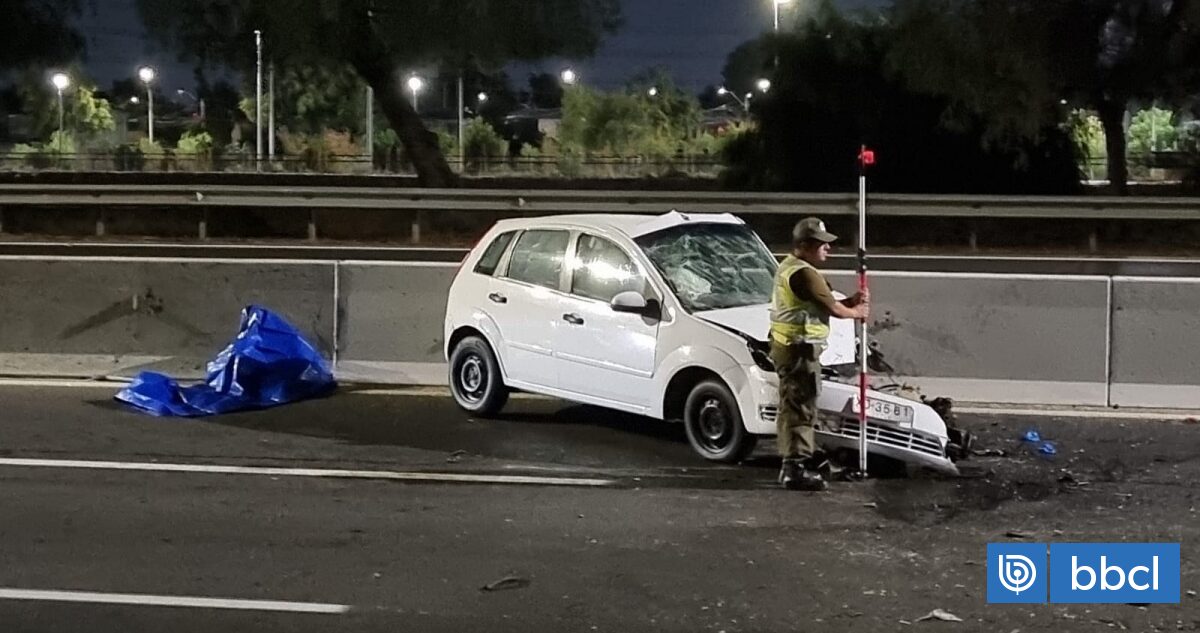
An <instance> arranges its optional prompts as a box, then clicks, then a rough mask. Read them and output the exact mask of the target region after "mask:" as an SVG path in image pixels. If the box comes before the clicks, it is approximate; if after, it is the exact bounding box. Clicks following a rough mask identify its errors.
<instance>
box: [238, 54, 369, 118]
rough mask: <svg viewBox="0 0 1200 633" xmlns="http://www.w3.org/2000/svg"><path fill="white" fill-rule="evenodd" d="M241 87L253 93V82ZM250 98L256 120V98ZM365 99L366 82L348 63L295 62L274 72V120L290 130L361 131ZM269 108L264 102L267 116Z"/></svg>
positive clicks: (245, 91)
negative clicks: (318, 63)
mask: <svg viewBox="0 0 1200 633" xmlns="http://www.w3.org/2000/svg"><path fill="white" fill-rule="evenodd" d="M250 79H251V80H252V79H253V77H251V78H250ZM242 90H243V94H250V95H253V94H254V85H253V84H252V83H251V82H246V83H245V84H244V85H243V87H242ZM264 96H266V95H265V94H264ZM248 101H249V104H250V108H249V110H248V112H246V114H247V115H248V117H249V118H250V120H251V121H253V120H254V116H255V112H256V109H255V108H254V100H253V97H251V98H249V100H248ZM366 101H367V100H366V84H365V83H363V81H362V79H361V78H359V76H358V75H357V74H356V73H355V72H354V70H353V69H352V68H350V67H349V66H346V65H329V64H326V65H317V64H306V65H299V64H295V65H290V66H287V67H284V68H277V69H276V71H275V103H274V107H275V123H276V124H277V125H280V126H283V127H286V128H288V130H289V131H291V132H299V133H302V134H320V133H321V132H322V131H324V130H326V129H331V130H345V131H349V132H353V133H355V134H359V133H362V132H364V131H365V128H366ZM268 111H269V109H268V104H266V103H264V104H263V116H264V117H265V116H267V112H268Z"/></svg>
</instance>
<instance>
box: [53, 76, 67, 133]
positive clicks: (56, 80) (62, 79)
mask: <svg viewBox="0 0 1200 633" xmlns="http://www.w3.org/2000/svg"><path fill="white" fill-rule="evenodd" d="M50 83H52V84H54V89H55V90H57V91H58V131H59V133H60V134H61V133H62V131H63V119H64V116H63V91H64V90H66V89H67V88H69V87H70V86H71V77H70V76H68V75H67V73H54V76H53V77H51V78H50Z"/></svg>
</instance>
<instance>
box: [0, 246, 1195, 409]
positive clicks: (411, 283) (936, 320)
mask: <svg viewBox="0 0 1200 633" xmlns="http://www.w3.org/2000/svg"><path fill="white" fill-rule="evenodd" d="M456 266H457V265H456V264H445V263H415V262H367V261H344V262H336V263H334V262H313V261H300V260H295V261H293V260H258V261H253V260H200V259H194V260H188V259H165V258H164V259H127V260H119V259H91V258H78V257H74V258H72V257H19V256H13V257H0V298H2V299H0V374H22V375H43V376H104V375H122V376H129V375H133V374H134V373H135V372H136V371H138V370H140V369H144V368H154V369H157V370H160V371H165V372H167V373H171V374H173V375H177V376H180V377H185V378H188V377H196V376H200V375H202V374H203V370H204V362H205V361H207V360H209V359H211V358H212V357H213V356H214V355H215V354H216V352H218V351H219V350H220V349H221V348H222V347H223V346H224V345H225V344H227V343H228V341H229V340H230V339H231V337H232V336H233V334H234V333H235V331H236V327H237V318H238V315H239V313H240V310H241V309H242V308H243V307H244V306H245V305H247V304H250V303H260V304H262V305H264V306H267V307H269V308H271V309H274V310H276V311H279V312H280V313H282V314H283V315H284V316H285V317H287V318H288V319H289V320H290V321H292V322H293V323H294V324H296V325H297V327H299V328H300V329H301V330H302V331H304V332H305V334H307V335H308V336H310V337H311V339H312V340H313V341H314V342H315V343H316V344H317V345H318V347H320V349H321V350H322V351H323V352H324V353H325V354H326V356H327V357H329V358H331V359H332V360H333V362H334V368H335V372H336V374H337V375H338V377H339V378H340V379H342V380H348V381H357V382H379V383H401V384H445V380H446V372H445V364H444V359H443V357H442V319H443V314H444V309H445V301H446V294H447V290H448V288H449V285H450V282H451V279H452V277H453V275H454V273H455V270H456ZM830 278H831V280H832V281H833V283H834V285H835V287H837V288H839V289H841V290H845V291H848V290H852V289H853V287H854V281H853V280H854V275H853V273H849V272H846V271H831V272H830ZM871 279H872V289H873V293H874V300H875V313H874V314H873V321H874V325H873V337H874V338H875V340H877V341H878V343H879V346H880V349H881V350H882V351H883V352H884V354H885V357H886V359H887V361H888V362H889V363H891V364H892V365H893V366H894V368H895V369H896V371H897V376H898V377H899V378H900V379H901V380H903V381H905V382H911V383H914V384H916V385H918V386H920V387H921V388H922V389H923V391H924V392H925V393H928V394H930V395H948V396H951V397H954V398H956V399H959V400H966V401H981V402H1002V403H1041V404H1080V405H1085V404H1086V405H1104V404H1109V403H1111V404H1116V405H1123V406H1188V407H1198V406H1200V356H1197V355H1196V354H1195V353H1194V351H1190V350H1189V349H1188V347H1187V346H1188V345H1191V346H1192V347H1194V346H1195V344H1194V341H1195V340H1197V336H1196V332H1197V331H1200V280H1197V279H1162V278H1135V277H1116V278H1109V277H1101V276H1091V277H1083V276H1048V275H1040V276H1039V275H983V274H948V273H902V272H874V273H872V277H871ZM1110 376H1111V383H1110V380H1109V377H1110Z"/></svg>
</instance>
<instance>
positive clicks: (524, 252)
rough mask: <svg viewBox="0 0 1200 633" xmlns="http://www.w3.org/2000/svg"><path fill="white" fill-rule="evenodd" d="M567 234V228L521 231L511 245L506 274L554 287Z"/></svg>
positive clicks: (531, 282) (556, 284) (563, 255)
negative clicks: (513, 244)
mask: <svg viewBox="0 0 1200 633" xmlns="http://www.w3.org/2000/svg"><path fill="white" fill-rule="evenodd" d="M570 235H571V234H570V233H569V232H567V231H542V230H539V231H525V232H524V233H522V234H521V238H520V239H518V240H517V245H516V246H514V247H513V252H512V257H511V258H510V259H509V262H508V272H507V274H506V276H507V277H508V278H509V279H516V280H518V281H523V282H525V283H530V284H534V285H537V286H545V287H547V288H558V280H559V275H560V274H561V273H562V266H563V259H564V258H565V256H566V254H567V241H568V239H569V238H570Z"/></svg>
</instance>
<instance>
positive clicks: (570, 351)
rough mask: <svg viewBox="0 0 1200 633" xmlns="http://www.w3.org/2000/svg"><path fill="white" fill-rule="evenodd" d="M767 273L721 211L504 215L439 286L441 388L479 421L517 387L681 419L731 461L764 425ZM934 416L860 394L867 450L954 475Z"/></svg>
mask: <svg viewBox="0 0 1200 633" xmlns="http://www.w3.org/2000/svg"><path fill="white" fill-rule="evenodd" d="M776 267H777V261H776V259H775V257H774V256H773V255H772V254H771V252H770V251H769V250H768V249H767V247H766V245H765V244H764V243H763V242H762V240H761V239H759V237H758V235H756V234H755V233H754V232H753V231H752V230H750V229H749V227H747V226H746V225H745V224H744V223H743V222H742V221H741V220H740V219H738V218H736V217H734V216H732V215H729V214H720V215H718V214H682V213H678V212H674V211H673V212H671V213H667V214H664V215H660V216H642V215H563V216H551V217H538V218H521V219H509V220H501V221H500V222H498V223H496V225H495V226H494V227H492V228H491V229H490V230H489V231H488V232H487V234H485V235H484V236H483V238H482V239H481V240H480V242H479V243H478V244H477V246H476V247H475V248H473V249H472V250H471V252H470V253H469V254H468V255H467V257H466V258H465V259H464V261H463V264H462V267H461V268H460V269H459V271H458V274H457V275H456V276H455V279H454V282H453V284H452V285H451V287H450V295H449V299H448V302H447V306H446V320H445V345H446V346H445V353H446V358H447V360H448V362H449V380H450V387H451V391H452V392H453V394H454V398H455V400H456V401H457V403H458V405H459V406H460V407H462V408H463V409H465V410H467V411H469V412H472V413H474V414H477V415H481V416H486V415H490V414H494V413H496V412H498V411H499V410H500V409H501V407H503V406H504V403H505V401H506V400H507V397H508V394H509V392H510V391H512V390H521V391H528V392H533V393H540V394H545V395H550V396H556V397H559V398H563V399H566V400H571V401H576V402H582V403H587V404H592V405H598V406H602V407H609V408H612V409H619V410H621V411H628V412H632V413H637V414H642V415H646V416H649V417H652V418H658V419H664V420H672V421H676V420H677V421H681V422H682V423H683V424H684V426H685V428H686V430H687V437H688V439H689V441H690V443H691V446H692V448H693V449H694V450H695V451H696V453H698V454H699V455H701V456H702V457H704V458H706V459H710V460H714V461H722V462H733V461H738V460H740V459H742V458H744V457H745V456H747V455H748V454H749V453H750V452H751V451H752V450H753V448H754V446H755V443H756V441H757V439H758V438H759V437H760V436H768V435H774V434H775V416H776V412H777V402H778V397H777V389H778V379H777V377H776V374H775V372H774V369H773V367H772V366H771V362H770V360H769V359H768V358H767V354H766V353H765V351H766V343H765V342H764V341H765V339H766V336H767V331H768V328H769V320H770V318H769V312H768V311H769V304H770V300H771V289H772V280H773V278H774V275H775V270H776ZM832 330H833V331H832V335H831V337H830V344H829V347H828V348H827V349H826V350H825V352H824V353H823V354H822V356H821V363H822V365H824V367H825V380H824V384H823V388H822V391H821V396H820V400H819V401H818V405H819V407H820V408H821V410H822V424H821V427H820V428H818V429H817V439H818V442H819V443H820V444H821V445H822V447H823V448H825V449H826V450H827V451H830V452H841V453H843V454H845V453H848V452H854V451H857V447H858V439H859V431H860V426H859V421H858V387H857V378H856V374H854V373H853V372H854V366H855V349H856V346H855V340H854V339H855V336H854V326H853V323H852V322H850V321H843V320H840V319H834V320H833V323H832ZM942 402H945V401H944V400H943V401H942ZM934 404H936V403H934ZM944 413H946V410H944V409H943V410H942V412H941V413H939V411H938V410H935V407H934V406H930V404H929V403H926V402H923V401H918V400H914V399H910V398H906V397H903V396H902V395H901V394H899V393H894V392H886V391H883V390H874V389H873V390H870V391H869V392H868V399H867V415H868V423H867V440H868V442H869V446H868V453H869V454H871V455H876V456H881V457H884V458H890V459H892V460H898V461H899V462H903V463H906V464H911V465H915V466H921V467H927V468H931V469H934V470H938V471H942V472H949V473H953V472H956V470H957V469H956V467H955V465H954V461H955V460H956V459H957V458H958V457H959V456H961V455H963V454H965V452H966V451H965V448H966V443H967V438H966V437H965V436H964V434H962V433H961V432H959V431H957V430H956V429H953V428H950V427H948V426H947V422H946V420H945V419H944V418H943V414H944Z"/></svg>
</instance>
